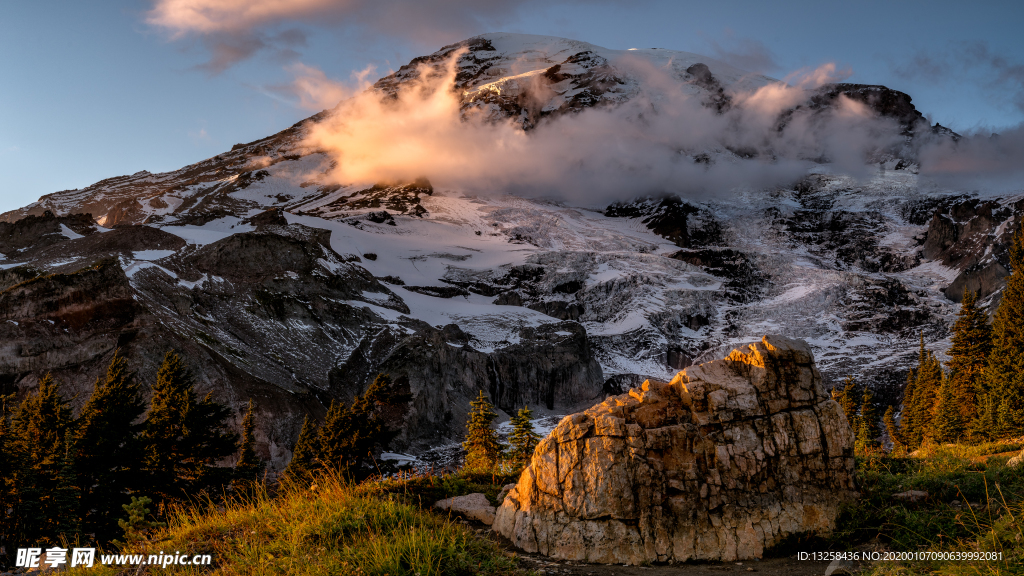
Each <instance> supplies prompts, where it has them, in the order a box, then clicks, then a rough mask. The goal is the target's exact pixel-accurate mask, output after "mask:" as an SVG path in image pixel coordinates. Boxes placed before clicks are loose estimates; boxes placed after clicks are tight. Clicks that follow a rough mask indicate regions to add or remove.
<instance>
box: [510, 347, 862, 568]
mask: <svg viewBox="0 0 1024 576" xmlns="http://www.w3.org/2000/svg"><path fill="white" fill-rule="evenodd" d="M853 471H854V463H853V433H852V431H851V430H850V425H849V424H848V423H847V422H846V417H845V416H844V414H843V411H842V409H841V408H840V407H839V405H838V404H836V402H835V401H833V400H832V399H831V397H830V396H829V395H828V394H827V393H826V392H825V390H824V388H823V386H822V382H821V376H820V374H819V373H818V369H817V367H815V365H814V359H813V358H812V356H811V351H810V347H809V346H808V345H807V344H806V343H804V342H801V341H798V340H790V339H787V338H783V337H779V336H765V337H764V338H762V340H761V341H760V342H756V343H754V344H750V345H749V346H746V347H742V348H737V349H736V350H733V352H732V353H731V354H730V355H729V356H728V357H727V358H725V359H722V360H716V361H714V362H708V363H705V364H701V365H700V366H694V367H690V368H687V369H686V370H684V371H682V372H680V373H679V374H678V375H677V376H676V377H675V378H674V379H673V380H672V381H671V382H669V383H662V382H655V381H650V380H648V381H647V382H645V383H644V384H643V386H642V387H641V388H640V389H633V390H630V392H629V393H628V394H624V395H621V396H616V397H612V398H609V399H607V400H605V401H604V402H602V403H601V404H598V405H597V406H594V407H593V408H590V409H589V410H587V411H585V412H583V413H580V414H573V415H571V416H567V417H566V418H565V419H564V420H562V422H561V423H560V424H559V425H558V427H556V428H555V429H554V430H553V431H552V432H551V434H550V435H549V436H548V437H547V438H545V439H544V440H543V441H542V442H541V443H540V445H538V447H537V449H536V451H535V453H534V455H533V459H532V460H531V462H530V465H529V466H528V467H527V468H526V470H525V471H524V472H523V474H522V476H521V477H520V478H519V482H518V483H517V484H516V486H515V488H513V489H512V490H511V491H510V492H509V494H508V495H507V496H506V497H505V500H504V502H502V504H501V506H500V508H498V511H497V516H496V518H495V521H494V525H493V529H494V530H495V531H496V532H498V533H499V534H501V535H502V536H505V537H506V538H509V539H510V540H511V541H512V543H513V544H514V545H516V546H517V547H519V548H522V549H523V550H525V551H527V552H539V553H541V554H544V555H547V556H551V557H555V558H560V559H565V560H573V561H586V562H596V563H606V564H620V563H625V564H640V563H644V562H669V561H677V562H682V561H687V560H725V561H731V560H745V559H750V558H759V557H761V555H762V554H763V552H764V550H765V549H766V548H769V547H771V546H772V545H774V544H776V543H778V542H780V541H781V540H782V539H783V538H785V537H786V536H789V535H791V534H797V533H804V532H813V533H823V532H828V531H830V530H832V529H833V527H834V523H835V518H836V515H837V512H838V508H839V506H840V504H842V503H843V502H846V501H847V500H849V499H851V498H854V497H855V492H854V489H855V487H854V480H853Z"/></svg>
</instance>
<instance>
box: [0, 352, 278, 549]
mask: <svg viewBox="0 0 1024 576" xmlns="http://www.w3.org/2000/svg"><path fill="white" fill-rule="evenodd" d="M194 384H195V380H194V378H193V376H192V374H191V373H190V372H189V370H188V369H187V368H186V366H185V364H184V362H183V361H182V359H181V357H180V356H178V355H177V354H175V353H174V352H168V353H167V355H166V356H165V357H164V359H163V362H162V363H161V365H160V369H159V370H158V371H157V375H156V380H155V381H154V382H153V384H152V387H151V388H152V393H151V398H150V401H149V405H148V406H147V405H146V403H145V402H144V400H143V393H142V384H141V382H140V381H139V379H138V378H137V377H136V376H135V374H133V373H132V372H131V371H130V370H129V368H128V365H127V362H126V361H125V358H124V357H123V356H122V355H121V354H120V353H119V352H115V354H114V357H113V359H112V360H111V362H110V364H109V366H108V368H107V372H106V374H105V375H104V376H103V377H100V378H97V380H96V383H95V385H94V386H93V391H92V393H91V395H90V396H89V398H88V400H87V401H86V402H85V405H84V406H83V407H82V410H81V412H80V413H79V415H78V417H77V418H76V417H74V415H73V412H72V409H71V406H70V404H69V402H68V400H66V399H65V398H64V397H63V396H62V395H61V383H60V382H59V381H57V380H56V379H55V378H53V377H52V376H51V375H49V374H47V375H46V376H44V377H43V378H42V379H41V380H40V382H39V387H38V390H36V391H34V392H32V393H29V394H28V395H27V396H26V397H25V398H24V399H23V400H22V401H21V402H20V403H17V405H15V402H14V401H13V400H14V398H13V395H11V396H6V397H4V398H2V400H3V401H2V407H0V408H2V412H0V545H2V546H3V547H4V548H5V549H6V550H7V552H8V553H9V554H10V553H12V550H14V549H16V548H17V547H19V546H21V547H24V546H40V545H53V544H57V543H59V542H60V540H61V538H64V539H66V540H67V541H69V542H74V541H78V542H81V543H83V544H84V543H87V542H94V543H99V544H105V543H107V542H110V541H112V540H114V539H115V538H117V537H119V536H121V535H122V533H123V532H124V527H123V519H124V518H125V517H127V516H128V514H127V513H126V510H127V508H126V506H128V505H131V503H132V502H136V503H137V502H138V501H139V500H140V499H142V498H145V499H146V500H145V501H144V502H145V503H148V502H155V504H156V507H157V510H158V511H161V512H162V511H165V510H166V509H167V507H168V506H169V505H172V504H174V503H180V502H185V501H188V500H190V499H193V498H195V497H197V496H198V495H201V494H202V493H204V492H205V493H208V494H211V495H214V496H216V495H217V494H222V493H223V492H224V490H225V489H226V488H229V487H232V488H233V487H240V486H242V485H243V484H245V483H247V482H256V481H258V480H259V479H260V478H261V476H262V475H263V471H264V467H265V464H264V462H263V461H262V460H260V458H259V457H258V456H257V454H256V452H255V449H254V444H255V440H254V435H253V433H254V423H253V414H252V402H250V403H249V409H248V412H247V413H246V415H245V418H244V420H243V422H242V434H241V435H238V434H235V433H234V432H231V431H230V430H229V429H228V419H229V417H230V416H231V410H230V409H228V408H227V407H226V406H224V405H222V404H219V403H217V402H215V401H213V399H212V398H211V397H210V396H209V395H206V396H204V397H199V396H198V395H197V393H196V391H195V387H194ZM236 453H237V454H239V458H238V460H237V463H236V464H235V466H233V467H222V466H218V465H217V464H216V463H217V462H218V461H221V460H223V459H225V458H228V457H230V456H232V455H234V454H236ZM133 495H134V496H135V498H134V499H133ZM140 506H142V505H141V504H136V509H139V508H140ZM119 522H120V523H119Z"/></svg>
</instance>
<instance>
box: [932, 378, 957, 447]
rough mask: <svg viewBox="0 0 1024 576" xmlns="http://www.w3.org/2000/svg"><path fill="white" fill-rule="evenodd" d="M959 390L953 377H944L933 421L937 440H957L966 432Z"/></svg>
mask: <svg viewBox="0 0 1024 576" xmlns="http://www.w3.org/2000/svg"><path fill="white" fill-rule="evenodd" d="M958 392H960V391H959V390H957V388H956V386H955V384H954V381H953V379H952V378H945V379H943V381H942V386H941V387H940V388H939V398H938V405H937V406H936V409H935V418H934V420H933V421H932V428H933V430H934V438H935V441H936V442H956V441H957V440H959V439H960V438H961V437H962V436H963V434H964V417H963V414H962V412H961V409H960V404H961V397H960V395H959V394H958Z"/></svg>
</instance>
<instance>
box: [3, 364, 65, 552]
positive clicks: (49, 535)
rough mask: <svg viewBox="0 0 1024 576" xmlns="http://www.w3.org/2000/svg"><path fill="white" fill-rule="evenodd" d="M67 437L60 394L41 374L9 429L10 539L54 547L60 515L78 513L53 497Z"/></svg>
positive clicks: (50, 380)
mask: <svg viewBox="0 0 1024 576" xmlns="http://www.w3.org/2000/svg"><path fill="white" fill-rule="evenodd" d="M69 434H73V420H72V417H71V408H70V407H69V406H68V403H67V401H66V400H64V399H63V398H62V397H61V395H60V383H59V382H57V381H56V380H55V379H54V378H53V377H52V376H51V375H50V374H47V375H46V376H44V377H43V378H42V380H40V381H39V390H38V391H36V392H35V393H34V394H30V395H29V396H27V397H26V398H25V399H24V400H23V401H22V403H21V406H20V407H19V408H18V413H17V415H16V416H15V418H14V420H13V421H12V425H11V435H12V440H13V442H12V452H13V453H14V458H13V460H14V463H15V464H14V465H15V473H14V485H15V494H14V500H15V502H14V507H13V508H14V510H13V512H14V515H15V516H16V523H17V526H16V528H15V538H16V539H20V540H22V541H39V542H42V541H45V542H55V541H56V538H57V537H58V535H59V530H60V528H61V527H62V526H61V523H62V521H64V519H62V518H61V517H60V515H61V514H68V513H70V514H72V515H73V516H74V517H75V518H77V516H78V510H74V511H70V510H68V509H67V508H66V504H67V501H64V500H62V499H60V498H57V495H58V494H60V492H59V491H58V488H59V486H60V485H61V477H62V474H61V469H62V467H63V465H64V464H65V463H66V462H65V458H66V457H67V450H66V448H67V444H66V443H67V440H68V436H69Z"/></svg>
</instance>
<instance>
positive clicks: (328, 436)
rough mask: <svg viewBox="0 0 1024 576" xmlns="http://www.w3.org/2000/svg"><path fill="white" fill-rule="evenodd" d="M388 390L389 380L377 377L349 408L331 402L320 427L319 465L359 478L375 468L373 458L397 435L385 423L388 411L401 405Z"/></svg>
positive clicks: (380, 376) (400, 400) (390, 388)
mask: <svg viewBox="0 0 1024 576" xmlns="http://www.w3.org/2000/svg"><path fill="white" fill-rule="evenodd" d="M405 400H406V398H405V396H402V395H399V394H397V393H396V392H395V391H394V390H393V388H392V382H391V378H390V377H389V376H388V375H386V374H378V375H377V377H376V378H375V379H374V381H373V383H371V384H370V386H369V387H367V389H366V391H365V392H364V393H363V394H362V395H359V396H356V397H355V398H354V399H353V400H352V404H351V405H346V404H345V403H344V402H332V403H331V407H330V409H328V411H327V417H326V418H325V419H324V424H323V426H322V427H321V428H320V442H319V444H320V445H319V452H318V454H317V456H318V459H319V462H320V464H321V466H323V467H327V468H330V469H334V470H338V471H340V472H342V473H344V474H347V475H349V476H351V477H353V478H354V479H361V478H364V477H366V476H367V475H369V474H370V473H372V471H373V470H374V469H375V466H374V464H373V463H374V461H375V455H376V454H378V453H379V452H380V451H382V450H383V449H385V448H386V447H387V446H388V444H390V443H391V440H393V439H394V437H395V436H396V435H397V431H395V430H392V429H391V428H390V427H389V426H388V423H387V417H386V414H385V413H386V412H387V410H388V408H390V407H393V406H395V405H397V404H398V403H401V402H404V401H405Z"/></svg>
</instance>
